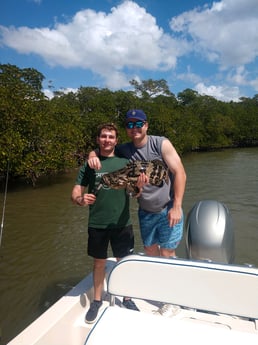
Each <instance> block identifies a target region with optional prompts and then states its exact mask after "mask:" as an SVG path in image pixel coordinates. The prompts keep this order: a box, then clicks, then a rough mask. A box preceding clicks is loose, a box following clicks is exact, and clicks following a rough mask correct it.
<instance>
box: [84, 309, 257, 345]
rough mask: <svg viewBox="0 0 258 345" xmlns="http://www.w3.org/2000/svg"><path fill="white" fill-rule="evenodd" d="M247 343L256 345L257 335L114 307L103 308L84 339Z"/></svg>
mask: <svg viewBox="0 0 258 345" xmlns="http://www.w3.org/2000/svg"><path fill="white" fill-rule="evenodd" d="M107 343H108V344H112V345H121V344H123V345H129V344H130V345H132V344H148V345H154V344H155V345H157V344H171V343H175V344H191V345H207V344H210V345H212V344H214V345H215V344H216V345H217V344H241V343H242V344H248V345H254V344H255V345H257V334H252V333H246V332H239V331H234V330H231V329H230V328H222V327H216V326H214V325H207V324H197V323H196V322H191V321H189V320H184V319H183V320H180V319H175V318H165V317H162V316H156V315H152V314H148V313H145V312H137V311H133V310H129V309H124V308H120V307H117V306H114V307H107V308H106V309H105V310H104V311H103V313H102V315H101V316H100V317H99V319H98V321H97V322H96V324H95V325H94V327H93V328H92V330H91V332H90V333H89V335H88V336H87V338H86V341H85V343H84V345H96V344H107Z"/></svg>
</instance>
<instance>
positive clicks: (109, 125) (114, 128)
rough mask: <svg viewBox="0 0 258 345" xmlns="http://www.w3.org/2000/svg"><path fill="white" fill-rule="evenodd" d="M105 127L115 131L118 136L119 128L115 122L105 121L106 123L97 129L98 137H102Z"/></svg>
mask: <svg viewBox="0 0 258 345" xmlns="http://www.w3.org/2000/svg"><path fill="white" fill-rule="evenodd" d="M103 129H107V130H109V131H115V133H116V137H118V129H117V127H116V125H115V124H114V123H104V124H102V125H100V126H98V129H97V136H98V137H100V135H101V132H102V130H103Z"/></svg>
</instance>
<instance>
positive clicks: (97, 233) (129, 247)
mask: <svg viewBox="0 0 258 345" xmlns="http://www.w3.org/2000/svg"><path fill="white" fill-rule="evenodd" d="M109 243H110V245H111V248H112V252H113V255H114V257H115V258H122V257H124V256H126V255H129V254H132V253H133V249H134V234H133V227H132V225H128V226H125V227H123V228H118V229H96V228H88V255H89V256H92V257H94V258H96V259H106V258H107V257H108V245H109Z"/></svg>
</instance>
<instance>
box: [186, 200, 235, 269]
mask: <svg viewBox="0 0 258 345" xmlns="http://www.w3.org/2000/svg"><path fill="white" fill-rule="evenodd" d="M186 251H187V255H188V258H189V259H194V260H210V261H214V262H221V263H232V262H233V260H234V253H235V251H234V231H233V224H232V219H231V216H230V214H229V210H228V208H227V207H226V206H225V205H223V204H221V203H219V202H218V201H214V200H203V201H199V202H197V203H196V204H195V205H194V206H193V208H192V209H191V210H190V212H189V213H188V216H187V219H186Z"/></svg>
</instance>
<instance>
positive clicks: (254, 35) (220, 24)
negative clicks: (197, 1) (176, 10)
mask: <svg viewBox="0 0 258 345" xmlns="http://www.w3.org/2000/svg"><path fill="white" fill-rule="evenodd" d="M170 26H171V29H172V30H173V31H175V32H176V33H177V34H179V33H180V34H181V35H184V36H186V37H188V39H189V41H191V42H192V43H194V46H195V51H196V52H198V53H199V54H201V55H203V56H206V58H207V59H208V60H209V61H210V62H216V63H218V64H219V65H220V66H221V68H222V69H225V68H228V67H230V66H237V65H239V64H242V65H244V64H248V63H250V62H252V61H254V60H255V59H256V57H257V55H258V30H257V28H258V1H257V0H222V1H220V2H213V3H212V6H211V7H210V8H207V7H206V8H204V9H195V10H193V11H189V12H184V13H182V14H181V15H179V16H177V17H174V18H172V19H171V21H170Z"/></svg>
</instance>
